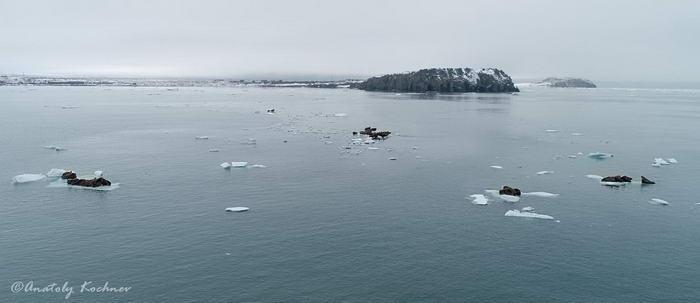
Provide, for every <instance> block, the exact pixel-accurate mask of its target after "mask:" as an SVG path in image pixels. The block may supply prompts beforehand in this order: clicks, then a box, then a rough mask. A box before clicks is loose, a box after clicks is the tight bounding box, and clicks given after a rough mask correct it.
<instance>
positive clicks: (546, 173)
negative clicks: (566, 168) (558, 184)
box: [537, 170, 554, 175]
mask: <svg viewBox="0 0 700 303" xmlns="http://www.w3.org/2000/svg"><path fill="white" fill-rule="evenodd" d="M553 173H554V172H553V171H551V170H543V171H540V172H537V174H538V175H549V174H553Z"/></svg>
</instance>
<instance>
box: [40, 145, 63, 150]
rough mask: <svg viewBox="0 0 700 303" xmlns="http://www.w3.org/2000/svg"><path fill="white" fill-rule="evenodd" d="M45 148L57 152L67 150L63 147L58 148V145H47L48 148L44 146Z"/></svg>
mask: <svg viewBox="0 0 700 303" xmlns="http://www.w3.org/2000/svg"><path fill="white" fill-rule="evenodd" d="M44 148H45V149H53V150H55V151H62V150H66V149H65V148H63V147H60V146H56V145H46V146H44Z"/></svg>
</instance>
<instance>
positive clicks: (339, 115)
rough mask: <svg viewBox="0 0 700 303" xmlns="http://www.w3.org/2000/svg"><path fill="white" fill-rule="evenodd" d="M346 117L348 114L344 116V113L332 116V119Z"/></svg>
mask: <svg viewBox="0 0 700 303" xmlns="http://www.w3.org/2000/svg"><path fill="white" fill-rule="evenodd" d="M347 116H348V114H346V113H337V114H334V115H333V117H347Z"/></svg>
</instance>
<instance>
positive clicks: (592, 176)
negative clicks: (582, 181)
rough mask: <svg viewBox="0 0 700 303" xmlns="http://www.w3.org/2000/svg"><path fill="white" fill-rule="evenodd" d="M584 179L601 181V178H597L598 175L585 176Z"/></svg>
mask: <svg viewBox="0 0 700 303" xmlns="http://www.w3.org/2000/svg"><path fill="white" fill-rule="evenodd" d="M586 178H589V179H595V180H603V176H598V175H586Z"/></svg>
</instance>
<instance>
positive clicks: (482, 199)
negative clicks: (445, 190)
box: [469, 194, 489, 205]
mask: <svg viewBox="0 0 700 303" xmlns="http://www.w3.org/2000/svg"><path fill="white" fill-rule="evenodd" d="M469 197H470V198H472V203H473V204H476V205H487V204H489V200H488V199H486V196H484V195H482V194H474V195H471V196H469Z"/></svg>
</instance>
